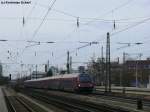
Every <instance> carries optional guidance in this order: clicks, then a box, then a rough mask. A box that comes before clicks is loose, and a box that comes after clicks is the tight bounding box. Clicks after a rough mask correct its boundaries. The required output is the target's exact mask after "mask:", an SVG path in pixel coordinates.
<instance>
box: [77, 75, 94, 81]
mask: <svg viewBox="0 0 150 112" xmlns="http://www.w3.org/2000/svg"><path fill="white" fill-rule="evenodd" d="M79 80H80V82H92V79H91V77H90V76H89V75H80V77H79Z"/></svg>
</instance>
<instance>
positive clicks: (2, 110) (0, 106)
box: [0, 87, 8, 112]
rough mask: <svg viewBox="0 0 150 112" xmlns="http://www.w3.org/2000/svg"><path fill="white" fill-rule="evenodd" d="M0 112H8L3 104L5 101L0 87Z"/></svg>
mask: <svg viewBox="0 0 150 112" xmlns="http://www.w3.org/2000/svg"><path fill="white" fill-rule="evenodd" d="M0 112H8V110H7V107H6V104H5V99H4V96H3V93H2V87H0Z"/></svg>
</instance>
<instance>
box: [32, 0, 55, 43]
mask: <svg viewBox="0 0 150 112" xmlns="http://www.w3.org/2000/svg"><path fill="white" fill-rule="evenodd" d="M55 2H56V0H54V1H53V2H52V4H51V5H50V7H49V8H48V10H47V12H46V14H45V16H44V17H43V20H42V21H41V23H40V24H39V26H38V27H37V29H36V30H35V31H34V33H33V37H32V40H33V39H34V38H35V36H36V34H37V33H38V31H39V29H40V28H41V26H42V25H43V23H44V21H45V19H46V17H47V15H48V14H49V12H50V11H51V9H52V7H53V6H54V4H55Z"/></svg>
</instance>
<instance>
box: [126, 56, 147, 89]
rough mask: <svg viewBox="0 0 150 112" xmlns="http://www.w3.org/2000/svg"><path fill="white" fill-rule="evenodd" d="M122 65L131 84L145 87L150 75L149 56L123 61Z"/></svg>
mask: <svg viewBox="0 0 150 112" xmlns="http://www.w3.org/2000/svg"><path fill="white" fill-rule="evenodd" d="M124 67H125V68H124V69H125V70H124V71H125V72H126V77H128V80H129V81H130V82H129V83H130V85H131V86H139V87H147V84H148V83H149V76H150V59H149V58H148V59H146V60H128V61H126V62H125V65H124ZM124 77H125V76H124ZM136 81H137V82H136ZM136 83H137V84H136Z"/></svg>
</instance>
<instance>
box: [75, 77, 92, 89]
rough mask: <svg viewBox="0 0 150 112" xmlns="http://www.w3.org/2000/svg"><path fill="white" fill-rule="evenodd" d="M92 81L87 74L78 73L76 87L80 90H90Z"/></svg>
mask: <svg viewBox="0 0 150 112" xmlns="http://www.w3.org/2000/svg"><path fill="white" fill-rule="evenodd" d="M93 88H94V83H93V81H92V78H91V77H90V76H89V75H88V74H80V75H79V76H78V80H77V89H78V91H80V92H92V91H93Z"/></svg>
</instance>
